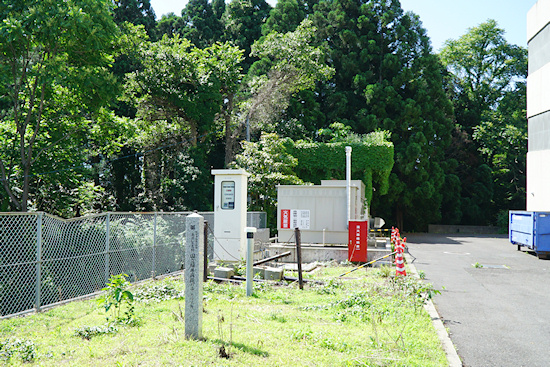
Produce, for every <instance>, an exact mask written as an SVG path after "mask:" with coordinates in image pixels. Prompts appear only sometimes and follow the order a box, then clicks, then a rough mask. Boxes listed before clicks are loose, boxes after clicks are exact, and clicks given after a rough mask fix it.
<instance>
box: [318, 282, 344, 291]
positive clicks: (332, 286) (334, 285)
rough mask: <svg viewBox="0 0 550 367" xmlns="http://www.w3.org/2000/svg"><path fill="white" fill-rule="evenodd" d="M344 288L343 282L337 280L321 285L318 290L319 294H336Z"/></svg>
mask: <svg viewBox="0 0 550 367" xmlns="http://www.w3.org/2000/svg"><path fill="white" fill-rule="evenodd" d="M340 288H342V282H340V281H338V280H337V279H330V280H329V281H328V283H325V284H323V285H320V286H319V288H318V289H317V293H319V294H336V290H337V289H340Z"/></svg>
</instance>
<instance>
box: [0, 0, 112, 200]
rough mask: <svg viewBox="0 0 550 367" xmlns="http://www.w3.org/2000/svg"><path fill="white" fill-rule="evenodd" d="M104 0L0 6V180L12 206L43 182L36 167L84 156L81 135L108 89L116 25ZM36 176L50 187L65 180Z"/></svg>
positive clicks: (62, 167)
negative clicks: (0, 99) (45, 180)
mask: <svg viewBox="0 0 550 367" xmlns="http://www.w3.org/2000/svg"><path fill="white" fill-rule="evenodd" d="M111 5H112V3H111V2H110V1H107V0H93V1H92V0H86V1H84V0H67V1H63V2H58V1H51V0H44V1H43V0H41V1H36V0H22V1H18V2H15V3H10V4H9V5H6V3H2V5H0V18H1V19H3V21H2V22H1V23H0V35H1V36H0V54H1V57H0V82H1V86H0V89H1V91H2V93H1V94H2V101H3V103H2V104H1V107H2V110H1V111H0V116H1V117H2V120H1V122H0V124H1V127H0V128H1V129H2V135H1V138H0V141H1V145H0V173H1V176H0V178H1V180H2V188H3V191H4V193H3V195H2V196H4V195H5V196H6V197H8V198H9V200H10V206H11V208H12V209H15V210H19V211H27V209H28V208H29V205H35V204H36V198H34V199H35V200H34V203H33V197H32V196H33V194H35V193H36V192H37V191H36V190H38V189H40V188H41V187H43V182H42V180H43V178H40V177H39V176H37V174H38V173H44V172H50V171H58V172H66V169H67V168H68V167H71V166H74V165H75V164H79V163H80V164H81V163H82V161H83V159H84V156H83V155H84V153H85V149H82V148H81V147H80V146H79V145H80V144H81V143H80V142H81V141H82V140H81V139H83V137H84V136H85V132H86V130H87V129H88V128H89V127H90V126H93V125H94V112H95V111H97V110H98V109H99V108H100V107H101V106H102V105H104V104H105V103H107V101H108V100H110V99H111V97H112V96H113V93H114V88H113V85H114V78H113V77H112V76H111V75H110V73H109V71H108V67H109V65H110V64H111V62H112V58H111V56H110V55H111V52H112V50H113V47H114V41H115V38H116V36H117V34H118V29H117V27H116V24H115V23H114V22H113V17H112V13H111ZM68 150H70V151H68ZM43 177H47V178H48V179H49V180H52V181H54V182H53V183H52V185H53V187H55V185H54V183H55V182H56V183H57V184H58V187H62V186H63V183H64V182H63V179H67V175H63V174H59V175H46V176H43ZM72 179H73V180H78V174H75V175H73V178H72ZM75 184H76V183H75ZM51 187H52V186H51ZM31 189H33V190H34V191H33V192H31ZM60 194H63V192H61V193H60Z"/></svg>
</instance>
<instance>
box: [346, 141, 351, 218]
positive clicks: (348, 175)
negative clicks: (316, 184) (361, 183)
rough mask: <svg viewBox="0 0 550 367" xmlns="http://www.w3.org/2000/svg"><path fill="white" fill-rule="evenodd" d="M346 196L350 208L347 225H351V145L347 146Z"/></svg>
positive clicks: (348, 208)
mask: <svg viewBox="0 0 550 367" xmlns="http://www.w3.org/2000/svg"><path fill="white" fill-rule="evenodd" d="M346 197H347V203H348V205H347V210H348V214H347V215H348V221H347V223H346V227H347V226H348V225H349V221H350V220H351V147H350V146H347V147H346Z"/></svg>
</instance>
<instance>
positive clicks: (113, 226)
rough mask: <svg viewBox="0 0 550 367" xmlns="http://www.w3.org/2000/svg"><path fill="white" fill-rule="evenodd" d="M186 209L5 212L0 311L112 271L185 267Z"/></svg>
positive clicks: (58, 295) (86, 284) (99, 282)
mask: <svg viewBox="0 0 550 367" xmlns="http://www.w3.org/2000/svg"><path fill="white" fill-rule="evenodd" d="M188 214H189V213H147V214H135V213H106V214H101V215H94V216H87V217H83V218H75V219H71V220H63V219H60V218H57V217H54V216H51V215H48V214H45V213H1V214H0V317H2V318H3V317H6V316H13V315H14V314H18V313H24V312H27V311H30V310H39V309H40V308H41V307H44V306H48V305H53V304H55V303H58V302H64V301H67V300H71V299H75V298H78V297H81V296H85V295H90V294H93V293H95V292H97V291H99V290H101V289H102V288H103V287H105V283H106V282H107V280H108V279H109V277H110V275H112V274H121V273H125V274H128V276H129V280H130V281H132V282H135V281H141V280H144V279H147V278H151V277H154V276H155V275H161V274H168V273H171V272H175V271H178V270H181V269H183V263H184V258H185V256H184V255H185V253H184V251H185V217H186V216H187V215H188ZM201 215H203V217H204V219H205V220H206V221H208V223H209V225H213V224H214V216H213V213H201ZM209 237H210V238H209V241H208V242H209V244H210V245H209V247H210V250H209V251H211V248H212V246H213V238H212V236H211V235H210V236H209Z"/></svg>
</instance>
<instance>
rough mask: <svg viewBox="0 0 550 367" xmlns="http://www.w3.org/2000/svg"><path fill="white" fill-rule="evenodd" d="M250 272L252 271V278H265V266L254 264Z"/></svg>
mask: <svg viewBox="0 0 550 367" xmlns="http://www.w3.org/2000/svg"><path fill="white" fill-rule="evenodd" d="M252 272H253V275H252V276H253V277H254V278H260V279H265V268H262V267H259V266H255V267H253V268H252Z"/></svg>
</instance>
